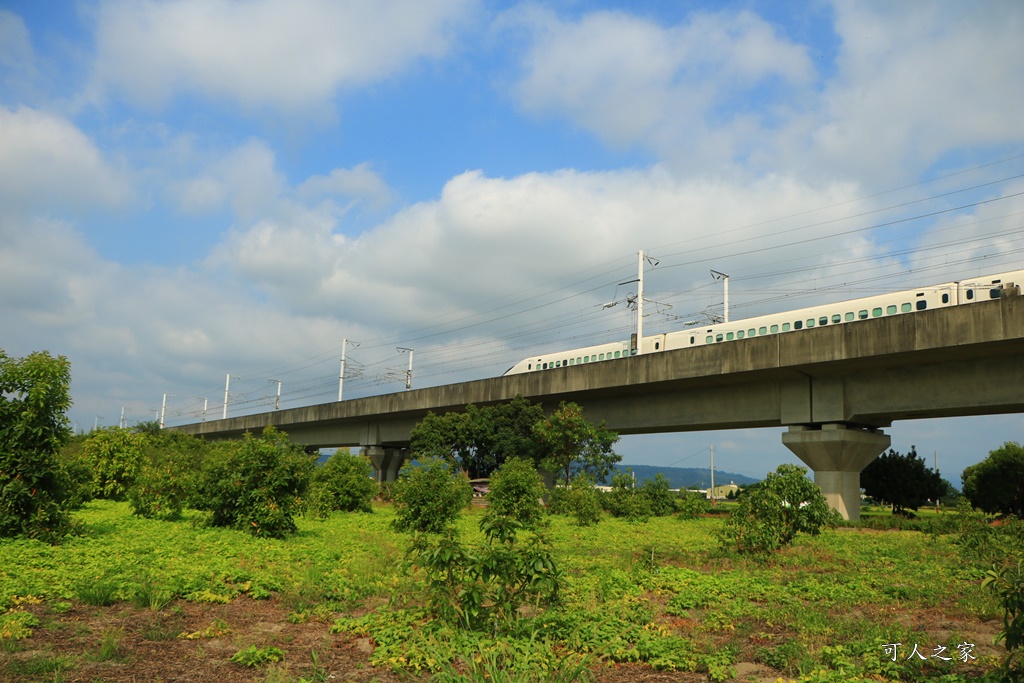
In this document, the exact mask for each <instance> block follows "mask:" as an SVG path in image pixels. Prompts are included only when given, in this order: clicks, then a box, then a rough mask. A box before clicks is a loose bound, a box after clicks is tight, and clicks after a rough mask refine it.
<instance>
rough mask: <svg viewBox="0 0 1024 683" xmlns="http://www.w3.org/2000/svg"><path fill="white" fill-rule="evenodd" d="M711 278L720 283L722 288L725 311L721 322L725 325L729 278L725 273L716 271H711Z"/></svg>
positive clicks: (726, 320)
mask: <svg viewBox="0 0 1024 683" xmlns="http://www.w3.org/2000/svg"><path fill="white" fill-rule="evenodd" d="M711 277H713V278H714V279H716V280H721V281H722V287H723V288H724V290H725V301H724V304H723V305H724V309H725V310H724V311H723V312H722V317H723V320H722V322H726V323H727V322H729V276H728V275H726V274H725V273H720V272H718V271H717V270H712V271H711Z"/></svg>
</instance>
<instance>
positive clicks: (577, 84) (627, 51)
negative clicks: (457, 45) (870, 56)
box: [500, 8, 815, 161]
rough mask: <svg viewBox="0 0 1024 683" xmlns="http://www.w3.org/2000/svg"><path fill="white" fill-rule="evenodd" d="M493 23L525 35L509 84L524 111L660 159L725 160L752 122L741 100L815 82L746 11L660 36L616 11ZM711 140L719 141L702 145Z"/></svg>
mask: <svg viewBox="0 0 1024 683" xmlns="http://www.w3.org/2000/svg"><path fill="white" fill-rule="evenodd" d="M500 25H502V26H512V27H516V26H523V27H526V28H527V29H528V31H529V32H530V36H531V38H532V41H531V42H530V44H529V48H528V50H527V51H526V53H525V55H524V57H523V60H522V61H523V64H522V66H523V72H524V73H523V75H522V78H521V80H519V81H518V82H516V83H514V84H513V85H512V86H511V90H512V91H513V92H515V93H516V94H517V97H518V99H519V102H520V104H521V105H522V106H523V107H524V108H525V109H527V110H528V111H531V112H534V113H536V114H556V115H560V116H565V117H566V118H569V119H570V120H572V121H574V122H576V123H578V124H579V125H581V126H583V127H585V128H587V129H589V130H592V131H593V132H595V133H596V134H597V135H598V136H600V137H601V138H603V139H604V140H606V141H608V142H610V143H612V144H615V145H631V144H639V145H642V146H645V147H648V148H653V149H655V150H657V151H659V152H661V153H662V154H664V155H667V156H672V154H679V155H680V156H684V155H688V154H693V153H695V152H696V153H699V154H701V155H702V157H703V155H706V154H709V153H711V152H712V151H713V150H715V149H718V148H720V147H725V148H726V149H725V150H724V153H723V152H721V151H719V152H718V154H719V160H720V161H729V160H731V155H732V153H733V151H734V150H733V149H730V147H734V146H736V143H733V142H731V141H730V140H729V139H728V138H729V136H731V135H736V134H737V133H742V132H743V130H742V129H743V128H744V127H749V124H748V123H745V122H744V119H745V118H749V117H752V118H754V119H757V118H759V116H760V115H759V114H757V113H755V112H757V111H758V109H759V108H762V107H763V105H764V103H763V102H760V101H758V102H756V104H755V103H753V102H752V101H751V100H753V99H754V97H753V90H754V89H755V88H757V87H758V86H759V85H764V84H766V83H768V82H771V83H772V84H774V85H777V86H780V88H779V90H778V91H777V94H776V96H775V97H776V100H775V103H778V102H780V101H781V98H784V97H785V94H786V93H787V92H789V90H790V89H791V88H803V87H806V86H807V85H809V84H810V83H811V82H812V81H813V80H814V78H815V70H814V67H813V65H812V64H811V62H810V60H809V59H808V57H807V54H806V50H805V48H804V47H803V46H800V45H797V44H794V43H792V42H791V41H788V40H787V39H785V38H784V37H782V36H780V35H779V33H778V31H777V30H776V28H775V27H774V26H772V25H771V24H768V23H767V22H765V21H764V20H763V19H761V18H759V17H757V16H755V15H753V14H751V13H749V12H740V13H738V14H726V13H720V14H695V15H693V16H692V18H691V19H690V21H689V22H687V23H684V24H680V25H678V26H673V27H667V28H666V27H663V26H660V25H657V24H655V23H653V22H651V21H648V20H645V19H640V18H637V17H635V16H632V15H629V14H625V13H621V12H594V13H591V14H588V15H585V16H584V17H583V18H582V19H580V20H579V21H576V22H568V21H562V20H560V19H558V18H557V17H555V16H554V14H553V13H551V12H549V11H546V10H538V9H536V8H530V9H527V10H517V11H513V12H510V13H508V14H506V15H505V16H504V18H503V20H502V21H501V22H500ZM762 96H763V95H762ZM719 117H720V118H719ZM713 118H717V119H718V120H717V121H712V119H713ZM734 126H737V127H738V128H739V130H738V131H735V132H731V131H732V128H733V127H734ZM755 127H756V126H755ZM716 132H724V133H725V134H726V135H725V137H724V138H719V139H712V140H708V139H707V138H706V136H708V135H710V136H711V137H712V138H714V137H715V134H716ZM702 138H704V139H702ZM680 146H681V147H683V148H685V149H679V147H680ZM670 147H676V150H675V152H673V153H672V154H669V148H670Z"/></svg>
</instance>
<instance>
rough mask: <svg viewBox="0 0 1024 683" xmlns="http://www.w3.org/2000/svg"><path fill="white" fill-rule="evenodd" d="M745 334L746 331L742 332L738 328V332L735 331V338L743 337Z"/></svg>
mask: <svg viewBox="0 0 1024 683" xmlns="http://www.w3.org/2000/svg"><path fill="white" fill-rule="evenodd" d="M746 336H747V333H746V332H744V331H743V330H740V331H739V332H737V333H736V338H737V339H743V338H744V337H746Z"/></svg>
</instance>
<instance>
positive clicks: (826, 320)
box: [818, 315, 828, 325]
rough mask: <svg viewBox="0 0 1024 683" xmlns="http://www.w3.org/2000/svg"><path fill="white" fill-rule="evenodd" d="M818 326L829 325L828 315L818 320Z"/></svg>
mask: <svg viewBox="0 0 1024 683" xmlns="http://www.w3.org/2000/svg"><path fill="white" fill-rule="evenodd" d="M818 324H819V325H828V316H827V315H823V316H821V317H820V318H818Z"/></svg>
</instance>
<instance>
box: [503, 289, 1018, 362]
mask: <svg viewBox="0 0 1024 683" xmlns="http://www.w3.org/2000/svg"><path fill="white" fill-rule="evenodd" d="M1021 284H1024V270H1013V271H1009V272H1006V273H998V274H996V275H985V276H982V277H975V278H970V279H966V280H958V281H954V282H945V283H942V284H938V285H930V286H927V287H919V288H917V289H907V290H904V291H902V292H893V293H892V294H880V295H878V296H869V297H864V298H862V299H850V300H848V301H840V302H837V303H834V304H822V305H821V306H812V307H810V308H802V309H800V310H797V311H789V312H786V313H773V314H771V315H762V316H758V317H756V318H747V319H746V320H735V321H730V322H727V323H716V324H714V325H711V326H708V327H690V328H687V329H685V330H680V331H678V332H668V333H665V334H655V335H652V336H650V337H644V338H643V340H641V341H640V353H658V352H660V351H671V350H673V349H684V348H689V347H691V346H703V345H705V344H719V343H724V342H731V341H735V340H738V339H748V338H750V337H761V336H764V335H768V334H786V333H790V332H796V331H799V330H806V329H809V328H812V327H823V326H825V325H845V324H847V323H855V322H858V321H860V320H869V319H871V318H882V317H887V316H892V315H906V314H910V313H916V312H918V311H925V310H929V309H934V308H944V307H947V306H959V305H964V304H970V303H975V302H978V301H987V300H989V299H998V298H999V297H1000V296H1002V293H1003V290H1004V289H1008V288H1012V287H1013V286H1014V285H1021ZM634 336H635V335H634ZM636 354H637V349H636V348H634V345H633V344H632V342H631V341H622V342H609V343H607V344H598V345H596V346H587V347H584V348H581V349H570V350H567V351H558V352H555V353H546V354H541V355H537V356H530V357H529V358H524V359H523V360H521V361H519V362H518V363H516V364H515V365H513V366H512V367H511V368H509V370H508V372H506V373H505V374H506V375H516V374H520V373H524V372H537V371H543V370H551V369H554V368H561V367H566V366H570V365H582V364H585V363H600V362H602V361H610V360H615V359H617V358H629V357H630V356H635V355H636Z"/></svg>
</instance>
